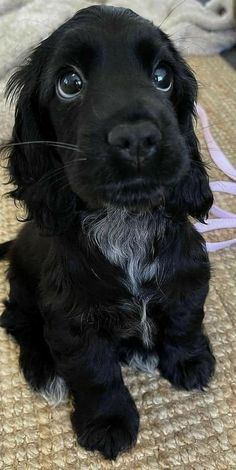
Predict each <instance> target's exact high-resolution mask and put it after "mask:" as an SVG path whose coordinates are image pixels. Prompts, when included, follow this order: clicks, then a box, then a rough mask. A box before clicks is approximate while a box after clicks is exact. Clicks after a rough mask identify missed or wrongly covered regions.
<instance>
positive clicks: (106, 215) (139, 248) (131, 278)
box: [83, 208, 164, 346]
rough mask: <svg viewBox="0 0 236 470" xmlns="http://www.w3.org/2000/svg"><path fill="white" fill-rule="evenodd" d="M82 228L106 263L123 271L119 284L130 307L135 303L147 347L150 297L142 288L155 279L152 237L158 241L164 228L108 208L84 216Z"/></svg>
mask: <svg viewBox="0 0 236 470" xmlns="http://www.w3.org/2000/svg"><path fill="white" fill-rule="evenodd" d="M83 229H84V231H85V232H86V233H87V235H88V236H89V238H90V240H91V241H92V242H95V243H96V244H97V246H98V247H99V249H100V251H101V252H102V253H103V255H104V256H105V257H106V258H107V259H108V260H109V261H110V263H112V264H114V265H116V266H120V267H121V268H122V270H123V271H124V273H125V276H124V280H122V282H123V283H124V285H125V286H126V288H127V289H128V290H129V292H130V293H131V294H132V295H133V296H134V304H133V305H134V307H135V306H137V303H138V305H139V308H138V311H139V312H141V315H140V317H141V318H140V327H141V328H142V339H143V342H144V344H145V345H146V346H148V345H150V343H151V324H150V322H149V320H148V317H147V304H148V302H149V300H150V296H149V295H148V293H147V294H145V289H143V285H144V284H145V283H146V282H148V281H151V280H153V279H155V278H156V277H157V271H158V261H157V259H155V258H154V253H153V252H154V247H153V243H154V240H155V238H157V237H158V238H160V236H161V235H162V233H161V232H162V230H163V229H164V227H163V226H162V227H158V230H157V224H156V221H155V220H154V218H153V215H152V214H151V213H148V212H145V213H141V214H139V213H138V214H136V213H132V212H129V211H127V210H125V209H117V208H108V209H106V210H104V211H101V212H99V213H98V212H97V213H95V214H92V215H89V216H87V217H85V219H84V220H83Z"/></svg>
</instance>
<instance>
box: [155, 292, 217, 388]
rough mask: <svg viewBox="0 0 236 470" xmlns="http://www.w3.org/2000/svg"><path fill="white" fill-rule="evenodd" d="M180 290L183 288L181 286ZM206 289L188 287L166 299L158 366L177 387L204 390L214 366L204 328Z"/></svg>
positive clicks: (161, 325) (164, 375)
mask: <svg viewBox="0 0 236 470" xmlns="http://www.w3.org/2000/svg"><path fill="white" fill-rule="evenodd" d="M179 291H180V292H181V287H179ZM205 297H206V288H205V287H202V288H200V289H196V287H195V289H194V287H193V286H192V289H189V290H188V289H187V290H186V291H185V292H184V293H183V294H182V295H178V298H176V299H174V298H173V299H172V300H171V301H170V302H167V305H166V306H165V308H164V311H163V315H162V320H161V322H160V335H159V340H158V354H159V369H160V372H161V374H162V376H163V377H165V378H166V379H168V380H169V381H170V382H171V383H172V384H173V385H174V386H176V387H177V388H184V389H187V390H191V389H202V390H203V389H204V387H206V386H207V384H208V382H209V380H210V378H211V376H212V375H213V373H214V369H215V359H214V356H213V354H212V352H211V347H210V342H209V340H208V338H207V336H206V335H205V334H204V330H203V325H202V321H203V317H204V310H203V306H204V301H205Z"/></svg>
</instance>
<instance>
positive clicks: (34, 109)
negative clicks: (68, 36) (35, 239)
mask: <svg viewBox="0 0 236 470" xmlns="http://www.w3.org/2000/svg"><path fill="white" fill-rule="evenodd" d="M43 55H44V52H43V51H42V49H40V48H37V49H35V50H34V52H33V53H32V54H31V56H30V57H29V59H28V61H27V63H26V64H25V65H23V66H22V67H21V68H20V69H19V70H18V71H17V72H15V74H14V75H13V76H12V77H11V78H10V80H9V82H8V85H7V90H6V95H7V97H9V96H11V97H12V99H14V98H17V105H16V111H15V125H14V129H13V134H12V140H11V142H10V143H9V146H7V147H8V149H10V150H8V151H9V159H8V169H9V174H10V182H11V183H13V184H14V186H15V189H13V190H12V191H11V192H10V193H9V194H10V196H11V197H13V198H14V199H15V200H19V201H21V202H22V203H23V205H24V207H25V208H26V210H27V218H26V220H31V219H34V220H35V221H36V223H37V224H38V226H39V227H40V228H41V229H42V230H43V231H45V232H47V233H58V232H62V231H65V230H66V228H67V227H68V226H69V225H70V224H71V223H72V222H73V219H74V217H75V213H76V210H75V206H76V204H77V201H76V196H75V194H73V193H72V192H71V191H70V189H69V187H68V185H67V180H66V177H65V181H63V175H64V171H63V165H62V163H61V162H60V158H59V156H58V154H57V153H56V151H55V149H53V148H52V147H51V146H49V145H47V144H43V143H42V144H40V143H35V144H34V143H33V142H41V141H48V140H52V141H54V140H55V136H54V135H53V133H52V126H51V123H50V122H49V118H48V113H46V112H45V108H44V107H43V105H42V103H41V105H39V101H40V96H39V83H40V78H41V75H42V64H44V65H45V61H46V57H43ZM29 142H32V143H31V144H30V143H29ZM60 168H61V171H60ZM55 170H56V171H55ZM58 180H59V182H58ZM62 187H63V191H61V188H62Z"/></svg>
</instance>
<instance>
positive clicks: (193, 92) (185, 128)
mask: <svg viewBox="0 0 236 470" xmlns="http://www.w3.org/2000/svg"><path fill="white" fill-rule="evenodd" d="M179 64H180V66H179V73H178V78H177V81H178V83H176V92H175V95H174V98H173V99H174V105H175V109H176V113H177V117H178V122H179V126H180V131H181V133H182V135H183V137H184V139H185V141H186V143H187V146H188V149H189V152H190V157H191V164H190V170H189V172H188V173H187V175H186V176H184V178H183V179H181V181H180V182H179V184H178V185H177V186H176V187H175V188H174V190H173V192H174V194H172V196H171V199H172V200H174V201H175V205H177V208H178V209H179V210H180V212H184V213H186V214H189V215H191V216H192V217H194V218H196V219H198V220H199V221H201V222H203V221H204V219H206V218H207V216H208V212H209V210H210V208H211V206H212V204H213V195H212V192H211V189H210V186H209V177H208V174H207V171H206V168H205V165H204V163H203V161H202V158H201V154H200V151H199V142H198V139H197V136H196V134H195V130H194V125H193V123H194V119H195V117H196V110H195V103H196V101H197V81H196V79H195V76H194V74H193V72H192V71H191V69H190V68H189V67H188V65H187V64H186V62H185V61H184V60H183V59H182V58H180V57H179Z"/></svg>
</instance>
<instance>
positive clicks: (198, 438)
mask: <svg viewBox="0 0 236 470" xmlns="http://www.w3.org/2000/svg"><path fill="white" fill-rule="evenodd" d="M191 65H192V66H193V68H194V70H195V72H196V74H197V77H198V80H199V84H200V103H201V104H202V105H203V106H204V107H205V109H206V111H207V113H208V115H209V118H210V123H211V130H212V133H213V135H214V136H215V137H216V139H217V141H218V143H219V144H220V145H221V146H222V148H223V150H224V151H225V152H226V154H227V155H228V156H229V158H230V159H231V161H232V162H234V164H236V158H235V157H236V134H235V125H236V112H235V110H236V73H235V72H234V71H233V69H230V68H229V66H228V65H227V64H226V63H225V62H224V61H223V60H222V59H221V58H219V57H211V58H195V59H193V60H191ZM12 111H13V110H9V109H8V108H7V107H5V108H3V107H2V108H1V115H0V122H1V128H0V132H1V136H2V137H7V136H9V133H10V130H11V125H12ZM198 134H199V137H200V140H201V141H202V150H203V154H204V157H205V159H206V161H208V162H209V155H208V154H207V151H206V149H205V146H204V142H203V140H202V136H201V131H200V125H199V130H198ZM209 163H210V162H209ZM210 176H211V179H212V180H215V179H226V178H225V177H224V176H223V175H221V174H220V172H219V171H218V170H216V168H215V167H214V165H213V164H211V165H210ZM0 178H1V182H2V181H3V180H4V174H3V170H1V175H0ZM5 191H6V187H5V186H3V185H1V194H3V193H4V192H5ZM216 202H217V203H218V204H219V203H220V205H221V206H222V207H224V208H228V209H229V210H234V211H235V210H236V204H235V198H233V197H227V196H225V195H222V194H221V195H219V197H217V201H216ZM16 216H18V217H19V216H20V211H19V210H17V209H16V208H15V207H14V205H13V202H12V201H10V200H8V199H5V198H2V199H1V207H0V241H1V242H2V241H5V240H8V239H11V238H14V236H15V234H16V233H17V231H18V230H19V229H20V227H21V224H20V223H19V222H17V221H16ZM233 235H234V236H235V234H233V232H232V231H219V232H218V233H217V234H216V235H214V236H212V235H211V236H210V238H211V240H216V239H217V240H220V239H222V237H229V238H232V236H233ZM208 238H209V236H208ZM235 255H236V247H232V248H231V249H227V250H221V251H219V252H217V253H214V254H212V255H211V262H212V281H211V289H210V293H209V296H208V300H207V305H206V317H205V325H206V329H207V332H208V334H209V336H210V339H211V342H212V345H213V348H214V352H215V356H216V360H217V369H216V375H215V377H214V379H213V381H212V382H211V384H210V387H209V389H208V391H207V392H205V393H203V392H191V393H187V392H182V391H176V390H174V389H173V388H172V387H171V385H170V384H169V383H168V382H167V381H165V380H164V379H161V378H160V377H159V374H158V372H157V373H155V374H153V375H149V374H143V373H137V372H134V371H132V370H127V369H124V378H125V382H126V384H127V385H128V387H129V389H130V391H131V393H132V395H133V397H134V399H135V401H136V403H137V406H138V409H139V412H140V416H141V423H140V433H139V437H138V442H137V445H136V447H135V448H134V449H133V450H131V451H130V452H128V453H125V454H123V455H121V456H120V457H118V459H117V461H116V462H113V463H109V462H107V461H105V460H104V459H103V458H102V457H101V456H100V455H99V454H98V453H95V454H92V453H89V452H86V451H85V450H84V449H82V448H81V447H79V446H78V445H77V443H76V438H75V436H74V434H73V432H72V430H71V425H70V420H69V412H70V409H71V404H70V403H65V404H61V405H60V406H58V407H57V408H52V407H50V406H49V405H48V404H47V403H46V402H45V401H44V399H43V398H42V397H40V396H38V395H36V394H33V393H32V392H31V390H30V389H29V388H28V386H27V384H26V383H25V380H24V378H23V377H22V375H21V373H20V372H19V369H18V352H19V351H18V347H17V345H16V344H15V343H14V341H13V340H12V339H11V338H10V337H7V336H6V335H5V333H4V332H3V331H2V330H0V415H1V416H0V435H1V439H0V468H1V469H3V470H12V469H16V470H26V469H30V470H31V469H32V470H33V469H34V470H35V469H43V470H49V469H50V470H51V469H52V470H54V469H55V470H56V469H66V470H68V469H71V470H88V469H91V470H99V469H113V468H114V469H120V470H124V469H129V470H136V469H137V470H139V469H140V470H150V469H156V470H158V469H171V470H176V469H181V470H182V469H186V470H191V469H192V470H202V469H206V470H213V469H216V470H223V469H225V470H226V469H232V470H233V469H236V380H235V377H236V375H235V367H236V262H235ZM6 267H7V264H6V263H1V265H0V269H1V271H0V298H4V297H5V296H6V294H7V291H8V285H7V283H6V282H5V280H4V276H5V274H4V272H5V269H6Z"/></svg>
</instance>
